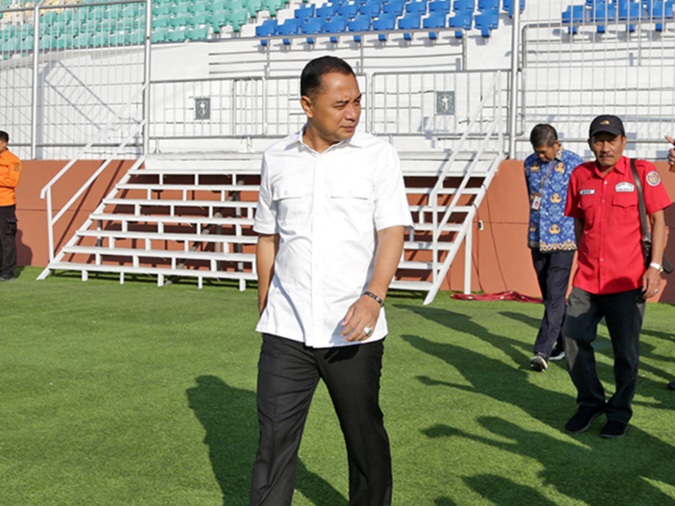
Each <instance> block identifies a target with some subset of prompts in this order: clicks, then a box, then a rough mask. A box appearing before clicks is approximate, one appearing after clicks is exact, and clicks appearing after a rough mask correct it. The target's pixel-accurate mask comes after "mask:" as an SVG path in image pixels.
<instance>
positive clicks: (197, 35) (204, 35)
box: [187, 26, 209, 40]
mask: <svg viewBox="0 0 675 506" xmlns="http://www.w3.org/2000/svg"><path fill="white" fill-rule="evenodd" d="M187 32H188V33H187V38H188V39H190V40H206V39H208V38H209V29H208V28H207V27H204V26H199V27H194V28H190V29H189V30H188V31H187Z"/></svg>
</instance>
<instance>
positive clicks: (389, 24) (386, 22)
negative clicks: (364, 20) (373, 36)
mask: <svg viewBox="0 0 675 506" xmlns="http://www.w3.org/2000/svg"><path fill="white" fill-rule="evenodd" d="M395 29H396V16H392V15H386V14H383V15H381V16H380V17H379V18H377V19H375V20H374V21H373V30H375V31H376V32H382V31H385V30H395ZM377 38H378V39H379V40H380V41H382V42H384V41H385V40H387V34H385V33H380V34H378V36H377Z"/></svg>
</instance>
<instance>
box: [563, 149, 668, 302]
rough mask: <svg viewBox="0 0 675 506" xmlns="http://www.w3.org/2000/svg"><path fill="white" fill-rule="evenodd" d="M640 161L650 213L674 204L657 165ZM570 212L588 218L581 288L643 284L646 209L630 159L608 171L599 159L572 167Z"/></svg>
mask: <svg viewBox="0 0 675 506" xmlns="http://www.w3.org/2000/svg"><path fill="white" fill-rule="evenodd" d="M636 165H637V172H638V175H639V176H640V181H641V182H642V191H643V192H644V196H645V205H646V208H647V214H654V213H656V212H658V211H661V210H662V209H665V208H666V207H668V206H669V205H670V204H671V201H670V198H669V197H668V193H667V192H666V189H665V187H664V186H663V183H662V182H661V177H660V176H659V173H658V172H657V171H656V167H654V165H652V164H651V163H649V162H647V161H644V160H638V161H637V164H636ZM565 214H566V215H567V216H571V217H572V218H580V219H582V220H583V221H584V231H583V234H582V236H581V238H580V241H579V244H578V269H577V272H576V274H575V276H574V286H575V287H577V288H581V289H582V290H585V291H587V292H590V293H593V294H610V293H617V292H625V291H628V290H635V289H637V288H640V287H641V286H642V275H643V274H644V272H645V267H644V260H643V257H642V246H641V242H640V241H641V238H642V233H641V231H640V210H639V209H638V193H637V189H636V188H635V184H634V180H633V174H632V171H631V169H630V159H628V158H626V157H625V156H624V157H621V159H620V160H619V163H617V164H616V166H615V167H614V169H613V170H612V171H611V172H610V173H608V174H607V175H606V176H603V175H602V173H601V172H600V170H599V169H598V167H597V165H596V162H587V163H583V164H581V165H579V166H578V167H577V168H576V169H575V170H574V172H572V177H571V179H570V185H569V188H568V193H567V205H566V206H565Z"/></svg>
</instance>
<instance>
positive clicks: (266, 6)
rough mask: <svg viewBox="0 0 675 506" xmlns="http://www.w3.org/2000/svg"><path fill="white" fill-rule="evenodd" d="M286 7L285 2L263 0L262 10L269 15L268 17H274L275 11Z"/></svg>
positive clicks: (280, 0)
mask: <svg viewBox="0 0 675 506" xmlns="http://www.w3.org/2000/svg"><path fill="white" fill-rule="evenodd" d="M284 7H286V0H263V1H262V9H261V10H264V11H267V12H269V13H270V16H276V15H277V11H278V10H280V9H283V8H284Z"/></svg>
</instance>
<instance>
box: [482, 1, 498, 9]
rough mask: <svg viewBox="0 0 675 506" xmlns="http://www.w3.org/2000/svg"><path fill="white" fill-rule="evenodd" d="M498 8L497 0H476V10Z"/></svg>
mask: <svg viewBox="0 0 675 506" xmlns="http://www.w3.org/2000/svg"><path fill="white" fill-rule="evenodd" d="M493 9H494V10H499V0H478V10H480V11H487V10H493Z"/></svg>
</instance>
